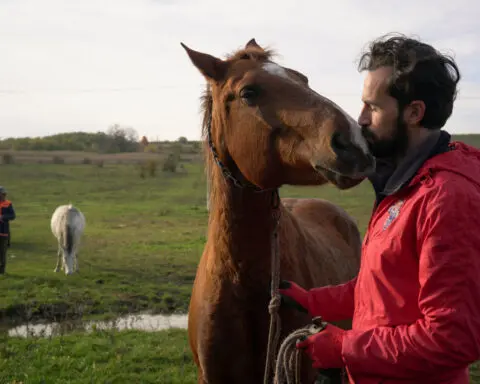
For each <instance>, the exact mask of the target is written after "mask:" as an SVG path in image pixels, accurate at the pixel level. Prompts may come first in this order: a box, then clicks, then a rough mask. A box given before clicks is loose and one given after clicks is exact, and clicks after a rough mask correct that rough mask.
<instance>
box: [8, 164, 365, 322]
mask: <svg viewBox="0 0 480 384" xmlns="http://www.w3.org/2000/svg"><path fill="white" fill-rule="evenodd" d="M187 170H188V173H186V174H176V175H175V174H173V175H172V174H163V173H161V172H159V173H158V175H157V176H156V177H154V178H145V179H142V178H140V177H139V176H138V170H137V169H136V168H135V167H134V166H133V165H108V166H105V167H104V168H98V167H95V166H92V165H53V164H44V165H41V164H32V165H31V164H28V165H25V164H24V165H21V164H18V165H17V164H14V165H9V166H2V167H1V168H0V179H1V180H5V181H6V182H3V181H2V183H3V184H6V187H7V189H8V191H9V196H8V197H9V198H10V199H11V200H12V202H13V204H14V207H15V210H16V213H17V219H16V220H15V221H13V222H12V223H11V229H12V247H11V249H10V250H9V258H8V264H7V275H6V276H4V277H1V278H0V315H3V316H2V319H1V321H2V322H3V323H5V322H6V321H11V320H13V319H16V318H23V319H26V318H36V317H41V318H47V319H57V320H58V319H62V318H66V317H78V316H83V317H108V316H114V315H118V314H125V313H129V312H138V311H142V310H149V311H153V312H163V313H169V312H174V311H180V312H186V311H187V308H188V301H189V298H190V290H191V285H192V282H193V279H194V276H195V271H196V266H197V262H198V260H199V258H200V256H201V253H202V251H203V246H204V243H205V235H206V229H207V228H206V223H207V211H206V203H205V190H206V189H205V188H206V187H205V185H206V184H205V177H204V172H203V169H202V167H201V166H200V165H199V164H190V165H188V166H187ZM281 194H282V196H306V197H311V196H318V197H324V198H327V199H329V200H332V201H334V202H336V203H338V204H340V205H342V206H343V207H344V208H346V209H347V210H348V211H349V212H350V213H351V214H352V215H354V217H356V218H358V221H359V225H360V227H361V228H362V231H363V230H364V228H365V227H366V224H367V220H368V215H369V214H370V209H371V205H372V199H373V195H372V193H371V187H370V186H369V185H368V184H367V183H363V184H362V185H361V186H359V187H358V188H356V189H355V190H350V191H338V190H335V189H334V188H333V187H331V186H326V187H322V188H318V187H303V188H299V187H286V188H283V189H282V191H281ZM68 202H73V203H74V204H76V205H77V206H78V207H79V208H80V209H81V210H82V211H83V212H84V213H85V216H86V220H87V227H86V230H85V236H84V239H83V243H82V249H81V251H80V258H79V263H80V274H77V275H72V276H68V277H67V276H65V275H64V274H63V273H61V272H59V273H54V272H53V269H54V267H55V263H56V247H57V245H56V240H55V239H54V237H53V235H52V234H51V232H50V218H51V215H52V213H53V210H54V209H55V207H56V206H57V205H59V204H64V203H68Z"/></svg>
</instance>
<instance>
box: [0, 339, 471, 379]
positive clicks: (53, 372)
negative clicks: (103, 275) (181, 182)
mask: <svg viewBox="0 0 480 384" xmlns="http://www.w3.org/2000/svg"><path fill="white" fill-rule="evenodd" d="M471 382H472V383H474V384H475V383H476V384H478V383H480V366H479V365H478V364H475V365H473V366H472V367H471ZM0 383H1V384H14V383H15V384H19V383H22V384H30V383H31V384H34V383H35V384H41V383H45V384H47V383H48V384H57V383H58V384H60V383H62V384H85V383H88V384H89V383H95V384H96V383H103V384H115V383H118V384H123V383H142V384H148V383H183V384H194V383H196V369H195V366H194V364H193V361H192V356H191V352H190V350H189V348H188V343H187V333H186V331H183V330H168V331H161V332H152V333H147V332H141V331H120V332H114V331H108V332H100V331H97V332H93V333H91V334H87V335H84V334H71V335H68V336H62V337H55V338H52V339H41V338H32V339H22V338H16V337H15V338H8V339H4V340H0Z"/></svg>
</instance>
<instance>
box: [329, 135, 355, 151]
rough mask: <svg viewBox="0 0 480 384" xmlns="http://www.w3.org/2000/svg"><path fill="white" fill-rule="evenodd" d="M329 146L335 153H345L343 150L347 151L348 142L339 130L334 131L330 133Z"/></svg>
mask: <svg viewBox="0 0 480 384" xmlns="http://www.w3.org/2000/svg"><path fill="white" fill-rule="evenodd" d="M331 146H332V149H333V150H334V151H335V153H337V154H338V155H340V154H345V152H347V151H348V148H349V146H350V143H349V141H348V139H346V138H345V136H344V135H342V134H341V133H339V132H335V133H334V134H333V135H332V141H331Z"/></svg>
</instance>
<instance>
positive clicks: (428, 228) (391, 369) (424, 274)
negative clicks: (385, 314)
mask: <svg viewBox="0 0 480 384" xmlns="http://www.w3.org/2000/svg"><path fill="white" fill-rule="evenodd" d="M453 188H455V190H454V191H451V189H453ZM448 189H450V190H448ZM426 195H428V196H425V198H424V201H423V203H422V204H421V205H420V208H419V209H418V216H417V220H416V228H415V231H416V232H417V255H418V257H419V272H418V276H419V281H418V283H419V287H420V291H419V298H418V307H419V309H420V311H421V313H422V317H421V318H420V319H419V320H418V321H416V322H415V323H413V324H405V325H403V324H402V325H398V326H396V327H378V328H373V329H371V330H367V331H348V332H347V333H346V335H345V339H344V342H343V347H342V354H343V359H344V361H345V363H346V365H347V367H348V369H349V371H350V372H352V374H353V373H361V374H373V375H375V374H376V375H379V376H387V377H392V378H393V377H396V378H402V379H408V378H412V377H417V378H418V375H419V374H426V375H429V374H433V373H440V372H442V370H446V369H455V368H458V369H461V368H465V367H466V366H468V365H469V364H471V363H473V362H474V361H476V360H478V359H479V358H480V279H479V276H480V257H479V253H478V252H479V250H480V236H478V228H479V227H480V196H479V195H478V190H476V191H474V187H473V186H471V185H468V184H467V185H462V186H461V187H460V186H457V187H454V186H452V184H450V186H446V185H444V186H443V187H439V188H437V190H436V191H435V192H434V193H431V194H430V193H427V194H426Z"/></svg>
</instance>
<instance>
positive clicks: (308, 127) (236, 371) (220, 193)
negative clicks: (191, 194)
mask: <svg viewBox="0 0 480 384" xmlns="http://www.w3.org/2000/svg"><path fill="white" fill-rule="evenodd" d="M182 46H183V47H184V48H185V50H186V51H187V53H188V55H189V57H190V59H191V61H192V62H193V64H194V65H195V67H197V68H198V70H199V71H200V72H201V74H203V76H204V77H205V78H206V80H207V82H208V85H207V90H206V93H205V95H204V96H203V109H204V120H203V135H204V137H205V145H206V147H205V149H206V151H207V155H206V161H207V167H206V169H207V174H208V179H209V181H208V182H209V183H210V197H209V198H210V201H209V203H210V206H209V210H210V212H209V220H208V239H207V243H206V245H205V249H204V252H203V255H202V257H201V260H200V262H199V265H198V270H197V274H196V278H195V282H194V286H193V290H192V297H191V301H190V308H189V323H188V333H189V342H190V347H191V349H192V352H193V356H194V360H195V363H196V365H197V367H198V382H199V383H209V384H227V383H228V384H235V383H242V384H245V383H248V384H257V383H261V382H262V379H263V374H264V369H265V359H266V349H267V336H268V327H269V312H268V304H269V300H270V291H269V284H270V273H271V266H270V261H271V233H272V230H273V226H274V221H273V219H272V213H273V211H274V210H275V208H276V207H275V204H274V202H273V204H272V196H273V197H275V196H277V195H276V194H275V192H278V189H279V188H280V187H281V186H282V185H284V184H290V185H321V184H325V183H327V182H332V183H333V184H335V185H336V186H337V187H338V188H349V187H353V186H354V185H357V184H358V183H359V182H360V181H361V180H362V179H363V178H364V177H365V175H366V174H367V173H368V172H370V171H371V170H372V169H373V167H374V163H375V161H374V159H373V157H372V156H371V155H370V153H369V152H368V148H367V144H366V142H365V140H364V138H363V136H362V135H361V130H360V127H359V126H358V125H357V123H355V121H354V120H353V119H352V118H351V117H350V116H348V115H347V114H346V113H345V112H344V111H343V110H342V109H341V108H340V107H338V106H337V105H336V104H334V103H333V102H332V101H330V100H328V99H327V98H325V97H323V96H321V95H319V94H317V93H315V92H314V91H313V90H312V89H311V88H310V87H309V86H308V79H307V78H306V76H304V75H303V74H301V73H299V72H297V71H295V70H293V69H289V68H285V67H282V66H279V65H277V64H275V63H274V62H273V61H272V53H271V51H269V50H267V49H263V48H261V47H260V46H259V45H258V44H257V43H256V42H255V40H254V39H252V40H251V41H249V42H248V43H247V45H246V46H245V48H244V49H241V50H239V51H237V52H235V53H234V54H232V55H231V56H229V57H228V58H227V59H226V60H222V59H219V58H216V57H213V56H211V55H208V54H205V53H201V52H197V51H194V50H192V49H190V48H188V47H187V46H185V45H184V44H183V43H182ZM278 209H279V212H280V221H279V224H278V237H279V249H280V258H281V267H280V268H281V278H282V279H290V280H294V281H295V282H297V283H299V284H300V285H302V286H303V287H306V288H310V287H315V286H322V285H326V284H337V283H341V282H345V281H347V280H349V279H351V278H352V277H354V276H355V275H356V273H357V271H358V266H359V256H360V235H359V232H358V229H357V226H356V224H355V222H354V221H353V220H352V219H351V218H350V217H349V216H348V215H347V214H346V212H345V211H343V210H342V209H340V208H338V207H337V206H334V205H333V204H331V203H329V202H327V201H323V200H318V199H283V200H282V201H281V202H280V203H279V207H278ZM280 316H281V329H282V334H281V337H282V338H283V337H284V336H286V335H287V334H288V333H290V332H292V331H293V330H294V329H296V328H299V327H303V326H305V325H307V324H308V323H309V322H310V321H311V319H310V318H309V317H308V316H307V315H305V314H301V313H299V312H296V311H295V310H292V309H286V308H281V309H280ZM302 360H303V362H304V364H303V366H302V375H303V376H302V379H303V380H302V382H304V383H308V382H312V381H313V377H314V376H313V375H314V374H315V372H314V371H313V369H311V362H310V361H308V359H306V358H304V359H302Z"/></svg>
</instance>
